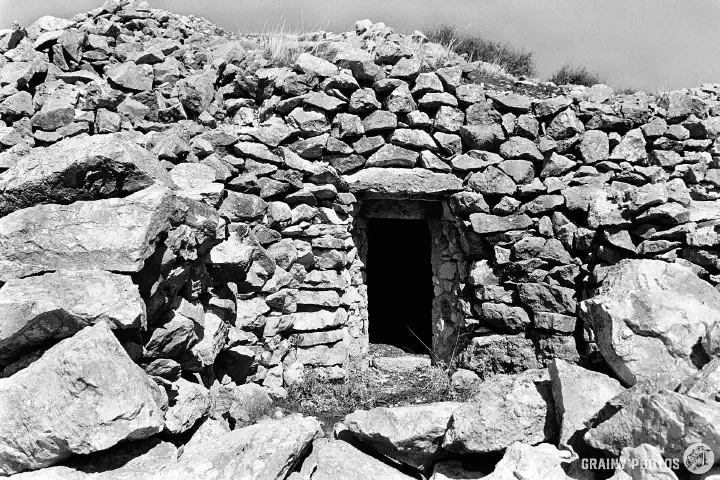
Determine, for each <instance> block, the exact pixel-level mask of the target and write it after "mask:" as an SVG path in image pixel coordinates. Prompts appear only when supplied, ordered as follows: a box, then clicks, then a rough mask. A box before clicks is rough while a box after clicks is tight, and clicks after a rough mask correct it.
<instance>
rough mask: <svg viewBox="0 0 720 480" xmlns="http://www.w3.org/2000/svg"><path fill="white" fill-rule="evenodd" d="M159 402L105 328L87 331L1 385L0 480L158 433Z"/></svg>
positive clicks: (147, 379) (154, 387)
mask: <svg viewBox="0 0 720 480" xmlns="http://www.w3.org/2000/svg"><path fill="white" fill-rule="evenodd" d="M164 395H165V393H164V391H162V390H161V389H160V387H158V386H157V385H156V384H155V383H154V382H153V381H152V380H151V379H150V377H148V376H147V375H146V374H145V372H143V370H142V369H141V368H140V367H138V366H137V365H135V364H134V363H133V362H132V360H130V357H128V355H127V353H125V350H123V348H122V346H121V345H120V342H118V341H117V339H116V338H115V336H114V335H113V333H112V331H111V330H110V328H109V327H108V326H107V324H106V323H105V322H101V323H98V324H97V325H94V326H92V327H87V328H85V329H84V330H82V331H81V332H79V333H77V334H76V335H75V336H73V337H71V338H68V339H66V340H63V341H61V342H60V343H58V344H57V345H55V346H54V347H52V348H51V349H50V350H48V351H47V352H45V354H44V355H43V356H42V357H40V358H39V359H38V360H36V361H35V362H34V363H32V364H31V365H30V366H28V367H27V368H25V369H24V370H21V371H20V372H18V373H16V374H15V375H13V376H11V377H9V378H6V379H0V473H2V474H5V475H9V474H12V473H18V472H22V471H25V470H36V469H39V468H43V467H48V466H50V465H54V464H56V463H59V462H61V461H62V460H65V459H66V458H68V457H70V456H71V455H78V454H88V453H92V452H97V451H100V450H106V449H108V448H110V447H112V446H113V445H115V444H117V443H119V442H122V441H132V440H140V439H144V438H148V437H150V436H152V435H154V434H156V433H158V432H160V431H161V430H162V428H163V423H164V415H163V411H162V409H161V406H160V405H159V404H158V402H160V403H162V400H163V398H164Z"/></svg>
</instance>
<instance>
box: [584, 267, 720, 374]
mask: <svg viewBox="0 0 720 480" xmlns="http://www.w3.org/2000/svg"><path fill="white" fill-rule="evenodd" d="M581 305H582V306H581V314H582V315H583V317H584V318H585V321H586V322H587V323H588V325H589V327H590V328H592V329H593V330H594V332H595V337H596V342H597V344H598V347H599V348H600V353H602V355H603V357H604V358H605V360H606V361H607V362H608V364H609V365H610V367H612V369H613V370H614V371H615V373H616V374H617V375H618V376H619V377H620V379H621V380H622V381H623V382H625V383H626V384H628V385H634V384H635V383H636V382H637V381H638V380H641V379H645V378H648V379H658V380H663V381H671V380H678V381H679V380H682V379H683V378H684V377H686V376H688V375H691V374H693V373H695V372H696V371H697V367H696V366H695V364H694V363H693V359H694V357H695V355H696V353H695V349H697V348H700V349H702V350H704V352H705V354H706V355H708V356H714V355H717V353H718V351H719V350H720V345H719V344H718V340H717V338H713V336H712V335H710V333H711V332H712V331H713V329H717V325H718V324H719V323H720V292H718V291H717V290H715V289H714V288H713V287H712V286H711V285H710V284H709V283H707V282H705V281H703V280H701V279H700V278H698V277H697V276H696V275H695V274H694V273H693V272H692V271H691V270H690V269H688V268H686V267H684V266H681V265H679V264H677V263H666V262H662V261H659V260H624V261H622V262H620V263H619V264H617V265H616V266H614V267H611V268H610V270H609V271H608V274H607V276H606V277H605V280H604V282H603V285H602V287H601V288H600V290H599V292H598V294H597V295H596V296H594V297H592V298H590V299H588V300H585V301H584V302H582V304H581Z"/></svg>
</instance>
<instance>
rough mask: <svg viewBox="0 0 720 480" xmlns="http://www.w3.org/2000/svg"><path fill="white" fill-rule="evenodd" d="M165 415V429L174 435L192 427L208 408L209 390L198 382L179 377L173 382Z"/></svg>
mask: <svg viewBox="0 0 720 480" xmlns="http://www.w3.org/2000/svg"><path fill="white" fill-rule="evenodd" d="M169 397H170V398H169V408H168V411H167V413H166V415H165V431H167V432H168V433H170V434H173V435H176V434H178V433H182V432H185V431H187V430H189V429H190V428H192V427H193V426H194V425H195V423H196V422H197V421H198V420H200V419H201V418H202V417H203V416H204V415H205V414H207V412H208V410H210V392H209V391H208V389H207V388H205V387H203V386H202V385H200V384H197V383H192V382H188V381H187V380H185V379H184V378H180V379H179V380H178V381H177V382H175V383H174V384H173V391H172V392H171V394H170V396H169Z"/></svg>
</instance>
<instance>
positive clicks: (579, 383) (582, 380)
mask: <svg viewBox="0 0 720 480" xmlns="http://www.w3.org/2000/svg"><path fill="white" fill-rule="evenodd" d="M548 372H549V373H550V381H551V384H552V393H553V399H554V401H555V415H556V418H557V425H558V428H559V430H560V439H559V442H558V445H559V446H560V447H561V448H565V449H568V448H572V447H573V446H574V444H575V443H576V442H577V441H578V437H582V435H584V433H585V430H586V427H585V423H586V422H587V421H588V420H590V419H591V418H592V417H593V416H595V414H596V413H597V412H598V411H600V409H601V408H603V407H604V406H605V403H607V402H608V401H609V400H610V399H612V398H613V397H614V396H615V395H618V394H619V393H621V392H623V391H624V390H625V389H624V388H623V387H622V385H620V382H618V381H617V380H615V379H614V378H610V377H608V376H607V375H603V374H602V373H598V372H593V371H590V370H586V369H584V368H582V367H578V366H577V365H572V364H570V363H567V362H565V361H563V360H560V359H557V358H556V359H555V360H553V361H552V363H550V365H549V366H548Z"/></svg>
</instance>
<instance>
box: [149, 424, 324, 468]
mask: <svg viewBox="0 0 720 480" xmlns="http://www.w3.org/2000/svg"><path fill="white" fill-rule="evenodd" d="M321 434H322V430H321V428H320V423H319V422H318V421H317V420H316V419H315V418H313V417H303V416H302V415H300V414H293V415H290V416H287V417H285V418H283V419H280V420H267V421H264V422H260V423H257V424H255V425H251V426H249V427H245V428H241V429H239V430H233V431H232V432H230V433H227V434H225V435H222V436H220V437H217V438H214V439H211V440H208V441H207V442H204V443H201V444H198V445H195V446H193V447H191V448H186V449H185V451H184V452H183V454H182V456H181V457H180V460H179V461H178V463H177V464H175V465H171V466H170V467H168V468H166V469H164V470H162V471H160V472H159V473H157V474H156V475H153V476H152V477H150V478H151V479H152V480H205V479H208V478H223V479H231V478H247V479H268V480H271V479H277V480H281V479H284V478H286V477H287V476H288V474H289V473H290V472H291V471H292V470H293V468H294V467H295V466H296V465H297V463H298V461H299V460H300V459H301V458H302V456H303V455H304V454H305V453H306V452H307V450H308V448H309V447H310V444H311V443H312V441H313V440H315V438H317V437H318V436H320V435H321Z"/></svg>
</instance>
